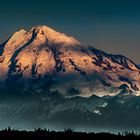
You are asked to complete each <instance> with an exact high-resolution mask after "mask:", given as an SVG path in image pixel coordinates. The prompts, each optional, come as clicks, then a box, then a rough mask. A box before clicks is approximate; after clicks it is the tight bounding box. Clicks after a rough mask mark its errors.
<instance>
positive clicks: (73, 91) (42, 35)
mask: <svg viewBox="0 0 140 140" xmlns="http://www.w3.org/2000/svg"><path fill="white" fill-rule="evenodd" d="M0 88H1V89H10V90H19V91H30V92H33V93H36V92H37V93H46V94H47V93H54V92H59V93H60V94H61V95H63V96H66V97H73V96H84V97H89V96H91V95H93V94H96V95H98V96H105V95H117V94H133V95H139V94H140V91H139V90H140V69H139V67H138V66H137V65H136V64H135V63H134V62H133V61H131V60H130V59H128V58H126V57H125V56H122V55H112V54H108V53H105V52H104V51H102V50H98V49H95V48H94V47H92V46H85V45H83V44H81V43H80V42H79V41H77V40H76V39H74V38H73V37H69V36H67V35H65V34H63V33H59V32H57V31H55V30H53V29H51V28H49V27H47V26H36V27H33V28H32V29H31V30H30V31H25V30H23V29H22V30H20V31H18V32H16V33H14V35H13V36H12V37H11V38H9V39H8V40H7V41H6V42H5V43H3V44H1V45H0Z"/></svg>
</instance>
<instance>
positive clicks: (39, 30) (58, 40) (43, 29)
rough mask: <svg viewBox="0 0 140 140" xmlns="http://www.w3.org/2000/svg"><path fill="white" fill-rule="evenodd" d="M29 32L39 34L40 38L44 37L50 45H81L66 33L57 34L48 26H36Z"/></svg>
mask: <svg viewBox="0 0 140 140" xmlns="http://www.w3.org/2000/svg"><path fill="white" fill-rule="evenodd" d="M29 32H34V33H35V34H37V36H38V38H42V36H44V37H45V38H46V40H47V41H48V42H49V43H50V44H62V45H71V46H75V45H79V44H80V43H79V42H78V41H77V40H76V39H74V38H73V37H70V36H67V35H65V34H64V33H60V32H57V31H55V30H53V29H51V28H50V27H48V26H45V25H42V26H36V27H33V28H32V29H31V30H30V31H29Z"/></svg>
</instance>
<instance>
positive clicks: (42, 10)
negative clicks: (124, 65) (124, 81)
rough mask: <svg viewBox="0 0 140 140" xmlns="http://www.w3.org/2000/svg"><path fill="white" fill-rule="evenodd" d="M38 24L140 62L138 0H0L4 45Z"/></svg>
mask: <svg viewBox="0 0 140 140" xmlns="http://www.w3.org/2000/svg"><path fill="white" fill-rule="evenodd" d="M38 24H39V25H40V24H41V25H44V24H45V25H48V26H50V27H52V28H54V29H56V30H57V31H60V32H65V33H66V34H68V35H72V36H74V37H75V38H76V39H78V40H79V41H81V42H82V43H84V44H89V45H93V46H95V47H96V48H99V49H103V50H105V51H108V52H110V53H116V54H123V55H126V56H127V57H129V58H131V59H132V60H134V61H135V62H137V63H140V55H139V52H140V39H139V37H140V1H139V0H37V1H36V0H21V1H19V0H4V1H2V0H1V1H0V42H1V43H2V42H3V41H5V40H6V39H7V38H8V37H10V36H11V35H12V34H13V33H14V32H15V31H17V30H19V29H20V28H24V29H26V30H29V29H30V28H31V27H32V26H35V25H38Z"/></svg>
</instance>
